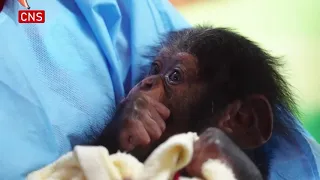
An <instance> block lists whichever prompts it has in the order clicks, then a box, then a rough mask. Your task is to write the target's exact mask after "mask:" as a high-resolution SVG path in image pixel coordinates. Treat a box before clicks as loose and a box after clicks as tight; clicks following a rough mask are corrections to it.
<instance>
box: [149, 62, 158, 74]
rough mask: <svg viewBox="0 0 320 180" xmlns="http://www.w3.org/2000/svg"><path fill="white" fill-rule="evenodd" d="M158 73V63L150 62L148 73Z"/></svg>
mask: <svg viewBox="0 0 320 180" xmlns="http://www.w3.org/2000/svg"><path fill="white" fill-rule="evenodd" d="M159 73H160V66H159V65H158V64H152V65H151V69H150V72H149V75H156V74H159Z"/></svg>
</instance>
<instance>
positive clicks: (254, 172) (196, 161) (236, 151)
mask: <svg viewBox="0 0 320 180" xmlns="http://www.w3.org/2000/svg"><path fill="white" fill-rule="evenodd" d="M209 159H213V160H219V161H220V162H221V163H223V164H225V165H226V166H227V167H228V168H230V169H231V170H232V172H233V173H234V175H235V176H236V177H237V178H238V179H246V180H251V179H255V180H260V179H262V176H261V174H260V172H259V170H258V168H257V167H256V166H255V165H254V163H253V162H252V161H251V160H250V159H249V157H248V156H247V155H246V154H245V153H244V152H243V151H242V150H241V149H240V148H239V147H238V146H237V145H236V144H235V143H234V142H233V141H232V140H231V139H230V138H229V137H228V136H227V135H226V134H225V133H224V132H223V131H221V130H220V129H217V128H208V129H206V130H205V131H204V132H203V133H202V134H200V136H199V139H198V140H197V141H196V142H195V143H194V152H193V157H192V160H191V162H190V163H189V164H188V166H187V167H186V168H185V170H186V172H187V173H188V174H189V175H191V176H194V177H199V178H203V176H202V169H201V168H202V165H203V164H204V163H205V162H206V161H208V160H209ZM213 168H214V167H213Z"/></svg>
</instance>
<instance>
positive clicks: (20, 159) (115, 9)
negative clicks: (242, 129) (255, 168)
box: [0, 0, 320, 180]
mask: <svg viewBox="0 0 320 180" xmlns="http://www.w3.org/2000/svg"><path fill="white" fill-rule="evenodd" d="M28 2H29V5H30V6H31V9H43V10H45V11H46V22H45V23H44V24H18V23H17V19H18V17H17V14H18V10H19V9H24V8H23V7H21V6H20V5H19V4H18V2H17V1H16V0H8V1H7V3H6V5H5V7H4V10H3V11H2V12H1V13H0V63H1V65H0V179H4V180H11V179H12V180H19V179H23V178H24V177H25V175H26V174H27V173H29V172H30V171H33V170H36V169H38V168H41V167H42V166H44V165H46V164H48V163H51V162H52V161H54V160H56V159H57V158H58V157H59V156H61V155H62V154H64V153H66V152H67V151H69V150H71V149H72V147H73V146H74V145H76V144H85V143H88V142H89V140H90V138H92V137H95V136H96V135H97V134H98V133H99V132H101V130H102V127H103V126H104V124H106V122H109V121H110V119H111V117H110V116H111V114H112V110H113V109H114V107H115V104H116V103H118V102H119V100H120V99H121V97H123V96H124V95H125V93H126V92H127V91H128V90H129V89H130V88H131V87H132V86H133V84H134V83H136V81H137V78H138V77H139V75H140V74H141V73H142V71H143V69H142V67H143V65H145V64H147V63H148V61H147V59H144V58H143V57H141V54H142V53H144V47H145V46H147V45H150V44H153V43H154V41H156V40H157V38H158V36H159V35H160V34H162V33H165V32H167V31H170V30H178V29H182V28H185V27H190V25H189V24H188V23H187V22H186V21H185V20H184V19H183V18H182V17H181V16H180V14H178V13H177V11H176V10H175V9H174V8H173V7H172V6H171V5H170V4H169V3H168V2H167V1H166V0H118V1H117V0H60V1H59V0H29V1H28ZM277 113H283V116H289V115H288V114H287V113H286V112H285V111H284V110H281V109H280V110H279V112H277ZM290 118H292V117H291V116H290V117H288V118H285V119H290ZM290 126H292V136H290V137H288V136H285V135H283V134H274V136H273V137H272V139H271V141H270V142H269V143H268V144H267V146H266V151H270V154H272V157H273V161H272V163H271V165H270V168H271V170H272V172H271V179H290V180H291V179H299V180H300V179H302V180H312V179H319V165H318V164H319V163H320V162H319V161H320V160H319V156H320V151H319V149H320V148H319V145H318V143H316V142H315V141H314V139H313V138H312V137H311V136H310V135H309V134H308V133H307V132H305V131H304V130H303V128H301V127H300V125H299V124H290Z"/></svg>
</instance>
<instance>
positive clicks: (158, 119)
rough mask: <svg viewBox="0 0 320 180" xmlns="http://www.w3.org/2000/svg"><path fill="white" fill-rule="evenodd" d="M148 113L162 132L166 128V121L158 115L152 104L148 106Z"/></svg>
mask: <svg viewBox="0 0 320 180" xmlns="http://www.w3.org/2000/svg"><path fill="white" fill-rule="evenodd" d="M149 111H150V114H149V116H150V117H151V118H152V119H153V120H154V121H155V122H156V123H157V124H158V126H159V128H160V130H161V132H164V130H165V129H166V123H165V121H164V120H163V119H162V117H161V116H160V115H159V113H158V112H157V111H156V110H155V108H154V107H153V106H152V108H149Z"/></svg>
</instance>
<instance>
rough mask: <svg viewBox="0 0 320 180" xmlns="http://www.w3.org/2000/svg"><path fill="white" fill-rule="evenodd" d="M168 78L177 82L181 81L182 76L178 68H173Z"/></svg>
mask: <svg viewBox="0 0 320 180" xmlns="http://www.w3.org/2000/svg"><path fill="white" fill-rule="evenodd" d="M169 80H170V82H171V83H174V84H176V83H179V82H180V81H182V76H181V73H180V72H179V71H178V70H174V71H173V72H172V73H171V74H170V75H169Z"/></svg>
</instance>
